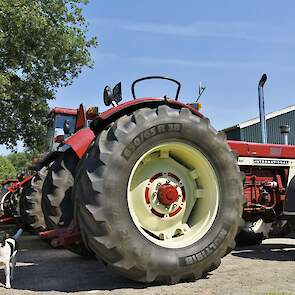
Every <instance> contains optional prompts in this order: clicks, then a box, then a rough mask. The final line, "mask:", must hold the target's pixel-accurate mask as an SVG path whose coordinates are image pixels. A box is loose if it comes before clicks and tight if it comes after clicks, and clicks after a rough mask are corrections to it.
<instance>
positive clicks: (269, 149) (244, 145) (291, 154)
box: [228, 140, 295, 159]
mask: <svg viewBox="0 0 295 295" xmlns="http://www.w3.org/2000/svg"><path fill="white" fill-rule="evenodd" d="M228 144H229V145H230V147H231V148H232V150H234V151H235V152H236V153H237V154H238V155H239V156H240V157H267V158H285V159H295V146H292V145H283V144H263V143H251V142H244V141H233V140H229V141H228Z"/></svg>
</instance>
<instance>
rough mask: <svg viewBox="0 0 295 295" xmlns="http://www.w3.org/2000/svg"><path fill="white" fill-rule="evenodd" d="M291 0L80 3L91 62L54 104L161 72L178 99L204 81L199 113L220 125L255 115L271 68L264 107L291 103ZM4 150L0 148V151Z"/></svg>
mask: <svg viewBox="0 0 295 295" xmlns="http://www.w3.org/2000/svg"><path fill="white" fill-rule="evenodd" d="M294 11H295V2H294V1H270V0H269V1H264V0H260V1H255V0H248V1H236V0H235V1H233V0H228V1H226V0H223V1H208V0H207V1H197V0H186V1H167V0H162V1H159V0H158V1H155V0H148V1H147V0H141V1H135V0H134V1H131V0H124V1H114V0H108V1H105V0H97V1H95V0H90V2H89V4H88V5H87V6H86V7H85V9H84V14H85V16H86V18H87V20H88V21H89V30H90V34H91V35H95V36H97V38H98V42H99V47H98V48H96V49H94V50H92V57H93V59H94V62H95V66H94V69H84V71H83V72H82V74H81V76H80V77H79V78H78V79H76V80H75V82H74V83H73V84H72V85H71V86H69V87H67V88H63V89H59V90H58V91H57V94H56V97H57V98H56V100H55V101H52V102H50V105H51V106H68V107H77V106H78V105H79V103H80V102H83V103H84V104H85V105H86V106H90V105H98V106H99V107H100V110H101V111H103V110H104V109H105V107H104V105H103V103H102V93H103V88H104V86H105V85H106V84H110V85H114V84H116V83H117V82H119V81H122V84H123V97H124V100H128V99H130V98H131V93H130V85H131V83H132V81H133V80H135V79H137V78H139V77H142V76H146V75H164V76H170V77H173V78H175V79H177V80H179V81H181V83H182V85H183V88H182V91H181V93H180V98H181V100H182V101H184V102H189V101H193V100H194V98H196V96H197V87H198V83H199V81H202V82H203V84H205V85H206V86H207V89H206V91H205V93H204V95H203V97H202V99H201V102H202V104H203V113H204V114H205V115H206V116H207V117H209V118H210V120H211V123H212V125H213V126H214V127H215V128H217V129H222V128H225V127H229V126H231V125H234V124H236V123H238V122H242V121H245V120H248V119H251V118H253V117H256V116H257V115H258V99H257V83H258V80H259V78H260V76H261V74H262V73H264V72H266V73H267V74H268V77H269V79H268V81H267V83H266V85H265V99H266V102H265V107H266V111H267V112H270V111H274V110H278V109H280V108H283V107H286V106H289V105H292V104H294V103H295V101H294V96H295V95H294V94H295V84H294V82H293V81H294V77H295V18H294ZM139 90H140V93H139V94H140V96H146V97H150V96H162V95H164V94H168V95H169V94H170V95H171V96H172V95H173V92H171V91H172V90H171V89H170V87H168V86H167V85H166V83H165V84H160V83H154V84H152V83H147V84H146V85H145V86H143V87H142V88H141V89H139ZM1 151H2V153H3V149H2V150H1V149H0V153H1Z"/></svg>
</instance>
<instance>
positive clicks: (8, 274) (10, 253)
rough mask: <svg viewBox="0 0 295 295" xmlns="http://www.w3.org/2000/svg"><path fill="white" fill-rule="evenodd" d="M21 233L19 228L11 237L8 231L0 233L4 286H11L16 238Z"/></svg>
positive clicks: (0, 260)
mask: <svg viewBox="0 0 295 295" xmlns="http://www.w3.org/2000/svg"><path fill="white" fill-rule="evenodd" d="M22 233H23V230H22V229H21V228H20V229H19V230H18V231H17V232H16V234H15V235H14V236H12V237H10V236H9V234H8V233H4V234H2V235H0V264H4V271H5V278H6V283H5V287H6V288H11V285H10V281H11V280H13V271H14V267H15V264H16V253H17V242H16V241H17V240H18V238H19V237H20V236H21V234H22Z"/></svg>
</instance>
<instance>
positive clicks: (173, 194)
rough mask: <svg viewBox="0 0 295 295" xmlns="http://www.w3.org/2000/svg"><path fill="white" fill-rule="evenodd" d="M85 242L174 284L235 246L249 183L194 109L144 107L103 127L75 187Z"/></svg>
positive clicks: (112, 260)
mask: <svg viewBox="0 0 295 295" xmlns="http://www.w3.org/2000/svg"><path fill="white" fill-rule="evenodd" d="M74 192H75V197H76V198H77V199H78V203H79V206H77V215H78V216H77V220H78V221H79V224H80V228H81V232H82V236H83V239H84V241H85V242H86V243H87V245H88V247H89V248H91V249H92V250H93V251H94V253H95V254H96V255H97V256H98V257H100V258H102V259H103V260H104V261H105V262H106V263H107V264H108V265H109V266H110V267H111V268H112V269H114V270H117V271H118V272H120V273H121V274H123V275H125V276H127V277H128V278H131V279H133V280H137V281H144V282H153V281H158V282H165V283H177V282H178V281H187V280H192V279H197V278H200V277H201V276H203V275H204V274H205V273H207V272H208V271H211V270H213V269H215V268H217V267H218V266H219V264H220V259H221V257H223V256H224V255H226V254H227V253H228V252H229V251H230V250H231V249H232V248H233V247H234V245H235V244H234V238H235V235H236V232H237V227H238V225H239V223H240V216H241V213H242V212H241V211H242V205H241V204H242V199H243V198H242V181H241V178H240V173H239V169H238V166H237V162H236V160H235V158H234V156H233V155H232V153H231V151H230V149H229V147H228V145H227V144H226V141H225V139H224V137H223V136H220V135H219V134H218V133H217V132H216V131H215V130H214V129H213V128H212V127H211V126H210V125H209V122H208V120H207V119H204V118H199V117H197V116H195V115H193V114H192V113H191V112H190V111H189V110H188V109H186V108H183V109H181V110H176V109H172V108H170V107H168V106H160V107H158V108H157V109H149V108H145V109H140V110H138V111H135V112H134V113H133V114H131V115H125V116H123V117H121V118H119V119H118V120H117V121H116V122H115V123H113V124H111V125H110V126H109V127H108V128H107V129H106V130H104V131H102V132H101V134H100V135H99V136H98V137H97V140H96V142H95V144H94V145H93V146H92V147H91V148H90V150H89V153H88V154H87V157H86V158H85V159H84V163H83V164H82V166H81V170H80V173H79V177H78V179H77V181H76V184H75V189H74Z"/></svg>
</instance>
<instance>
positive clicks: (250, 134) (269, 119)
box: [223, 105, 295, 145]
mask: <svg viewBox="0 0 295 295" xmlns="http://www.w3.org/2000/svg"><path fill="white" fill-rule="evenodd" d="M282 125H289V126H290V133H289V144H292V145H295V105H292V106H289V107H286V108H284V109H281V110H278V111H275V112H271V113H269V114H267V115H266V129H267V136H268V143H281V144H283V143H284V140H283V135H282V134H281V132H280V126H282ZM223 131H224V132H225V133H226V135H227V139H229V140H241V141H248V142H261V127H260V120H259V117H257V118H255V119H252V120H248V121H246V122H242V123H239V124H237V125H234V126H231V127H228V128H226V129H223Z"/></svg>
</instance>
